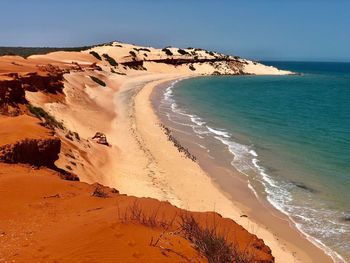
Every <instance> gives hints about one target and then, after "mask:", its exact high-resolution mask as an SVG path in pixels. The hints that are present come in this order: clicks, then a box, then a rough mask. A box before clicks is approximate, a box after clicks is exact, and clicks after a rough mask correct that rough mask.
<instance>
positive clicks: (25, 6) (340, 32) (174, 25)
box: [0, 0, 350, 62]
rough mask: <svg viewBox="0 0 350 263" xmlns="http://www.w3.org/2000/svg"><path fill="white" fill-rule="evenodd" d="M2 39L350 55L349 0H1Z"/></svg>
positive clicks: (288, 56) (290, 55) (309, 57)
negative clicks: (116, 42) (125, 43)
mask: <svg viewBox="0 0 350 263" xmlns="http://www.w3.org/2000/svg"><path fill="white" fill-rule="evenodd" d="M0 10H1V15H0V46H54V47H62V46H66V47H67V46H69V47H71V46H83V45H91V44H97V43H104V42H109V41H113V40H119V41H122V42H127V43H134V44H139V45H146V46H155V47H165V46H176V47H182V48H186V47H201V48H205V49H210V50H214V51H219V52H223V53H228V54H231V55H238V56H241V57H246V58H251V59H256V60H299V61H300V60H301V61H342V62H343V61H347V62H350V0H328V1H327V0H250V1H247V0H246V1H242V0H240V1H235V0H227V1H225V0H222V1H220V0H212V1H207V0H197V1H195V0H173V1H170V0H125V1H122V0H120V1H117V0H110V1H108V0H95V1H93V0H74V1H73V0H0Z"/></svg>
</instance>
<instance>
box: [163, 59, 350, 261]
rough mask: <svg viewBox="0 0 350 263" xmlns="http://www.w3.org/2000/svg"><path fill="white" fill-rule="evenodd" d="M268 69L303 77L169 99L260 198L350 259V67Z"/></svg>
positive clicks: (214, 80)
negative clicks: (260, 188) (225, 151)
mask: <svg viewBox="0 0 350 263" xmlns="http://www.w3.org/2000/svg"><path fill="white" fill-rule="evenodd" d="M266 64H270V65H274V66H277V67H279V68H281V69H287V70H292V71H294V72H299V73H302V74H301V75H294V76H236V77H201V78H194V79H187V80H183V81H181V82H178V83H176V84H174V85H173V86H175V88H172V87H170V88H168V89H167V90H166V92H165V97H164V98H165V99H168V100H169V101H170V102H171V108H172V110H173V111H174V112H179V113H181V114H182V115H187V116H188V117H189V118H190V119H191V121H192V123H193V131H194V132H195V133H197V135H198V136H199V137H200V138H204V137H205V136H211V137H212V138H215V139H216V140H218V141H220V142H221V143H222V145H223V146H225V147H227V148H228V149H229V150H230V152H231V153H232V165H233V166H234V167H235V168H237V169H238V170H240V171H241V172H243V173H245V174H246V175H247V176H248V177H249V179H250V183H251V185H252V187H253V188H255V187H256V188H258V185H259V184H260V185H263V188H264V191H263V192H259V193H258V195H259V196H262V197H264V198H267V199H268V201H269V202H271V203H272V204H273V205H274V206H275V207H276V208H278V209H280V210H281V211H283V212H284V213H286V214H288V215H290V217H291V219H292V220H293V221H294V222H295V223H296V225H297V226H298V228H299V229H300V230H301V231H303V232H304V233H305V234H307V235H310V236H312V237H314V238H315V240H317V242H321V243H322V244H323V245H325V246H327V247H328V248H330V249H331V250H332V251H334V252H336V253H338V254H339V255H341V256H342V257H343V258H345V259H346V260H349V261H350V63H304V62H266ZM204 139H205V138H204ZM321 243H320V244H321ZM329 252H330V251H329ZM330 253H332V252H330ZM336 253H334V254H333V256H334V257H335V258H336V257H337V255H336Z"/></svg>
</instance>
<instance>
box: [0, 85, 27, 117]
mask: <svg viewBox="0 0 350 263" xmlns="http://www.w3.org/2000/svg"><path fill="white" fill-rule="evenodd" d="M25 102H26V99H25V93H24V90H23V88H22V84H21V82H20V81H19V80H17V79H14V80H3V81H0V114H4V115H12V116H16V115H18V114H19V112H20V109H19V107H18V104H23V103H25Z"/></svg>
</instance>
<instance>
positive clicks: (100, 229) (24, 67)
mask: <svg viewBox="0 0 350 263" xmlns="http://www.w3.org/2000/svg"><path fill="white" fill-rule="evenodd" d="M102 51H103V52H107V51H104V50H102ZM111 55H112V54H111ZM124 60H125V61H126V63H131V64H125V65H126V66H125V65H124V66H121V67H122V68H120V69H117V68H116V67H111V68H109V66H108V65H107V64H106V61H103V62H101V63H99V66H97V65H96V64H93V63H94V62H96V59H95V58H94V57H93V56H92V55H91V54H88V53H84V52H83V53H81V52H69V53H68V52H55V53H51V54H48V55H44V56H32V57H29V58H28V59H23V58H21V57H18V56H4V57H0V110H1V112H0V113H1V114H0V262H1V263H2V262H207V261H208V260H212V257H213V256H215V255H217V257H218V256H220V257H221V260H220V259H218V258H216V261H218V260H219V261H225V262H226V261H228V258H229V259H230V260H238V258H244V259H245V260H246V262H273V261H274V258H273V256H272V255H271V250H270V248H269V247H267V246H266V245H265V244H264V242H263V241H262V240H261V239H258V238H257V237H256V236H255V235H252V234H250V233H249V232H248V231H246V230H245V229H244V228H243V227H241V226H240V225H238V224H236V223H235V222H234V221H232V220H231V219H224V218H222V217H221V216H220V215H218V214H215V213H194V212H188V211H185V210H182V209H179V208H177V207H175V206H173V205H171V204H170V203H167V202H160V201H158V200H156V199H150V198H136V197H130V196H126V195H121V194H119V193H118V191H117V190H115V189H112V188H106V187H104V186H102V185H99V184H92V185H91V184H90V185H89V184H86V183H82V182H76V181H72V180H76V179H77V177H75V176H74V175H73V174H70V171H72V169H73V168H72V167H75V168H74V172H77V174H78V175H80V176H82V174H83V173H84V172H87V171H88V170H89V173H90V174H91V176H92V177H93V179H92V180H91V181H99V182H104V181H103V179H104V178H102V177H98V176H96V175H95V176H93V173H94V171H96V170H98V169H99V168H100V166H102V165H99V164H103V163H104V162H105V161H104V157H106V156H105V155H104V154H106V152H108V150H110V148H109V147H107V146H104V145H98V144H94V143H93V142H92V141H91V138H87V137H88V136H87V134H89V133H84V131H83V130H82V129H80V130H79V132H80V131H82V135H83V136H82V138H80V136H79V134H78V133H74V132H72V131H71V130H69V129H68V128H67V127H64V125H62V123H61V122H58V121H56V119H55V118H54V117H56V116H54V117H53V116H51V115H49V114H47V113H46V112H45V111H44V110H42V109H39V108H37V109H34V112H32V113H31V108H30V107H31V106H30V105H29V102H31V103H32V102H36V103H37V105H38V106H45V103H52V104H55V103H57V104H58V103H60V107H63V106H65V107H66V108H67V109H69V107H71V109H73V110H77V109H79V108H74V107H73V105H71V104H72V101H73V99H72V98H71V97H69V96H67V93H64V92H63V88H64V87H65V88H66V86H67V85H68V83H67V80H66V79H64V78H63V74H65V75H64V76H65V78H67V79H68V80H70V81H68V82H70V83H69V85H71V87H70V88H69V89H68V90H69V91H72V90H73V91H74V90H75V93H72V94H73V95H76V96H75V98H74V99H75V100H78V101H79V100H80V103H83V102H84V103H87V104H86V106H85V105H82V104H79V103H78V104H79V105H80V107H84V109H90V110H91V109H93V110H94V114H95V115H96V114H97V115H99V111H102V110H101V109H102V107H103V106H105V107H106V104H105V101H106V100H104V99H101V100H100V101H99V100H98V96H97V94H98V95H99V96H100V95H101V94H103V93H104V92H105V91H104V90H99V89H98V88H99V87H98V85H97V84H96V83H95V82H94V81H92V79H91V78H89V77H88V76H91V75H95V76H100V77H101V78H103V79H104V80H105V81H106V83H107V85H108V86H109V88H111V87H114V86H113V85H115V87H114V91H116V90H118V87H119V85H118V84H115V83H118V81H121V80H122V79H123V76H118V78H114V79H113V78H110V76H108V74H107V72H110V70H112V69H113V70H120V71H123V74H127V73H128V74H135V73H136V72H137V71H138V70H139V69H135V65H134V64H133V63H134V59H132V60H131V61H130V60H128V58H125V59H124ZM100 66H101V67H104V72H103V73H99V71H101V68H100ZM128 67H129V68H128ZM171 67H172V70H173V71H176V67H175V66H171ZM153 69H154V70H156V71H157V70H160V68H158V67H154V66H153ZM142 70H143V69H142ZM190 70H191V69H188V68H187V69H183V71H185V72H188V71H190ZM110 74H112V73H110ZM113 74H117V73H113ZM123 74H117V75H123ZM74 76H78V77H77V78H76V79H75V78H74ZM109 78H110V79H109ZM85 83H87V84H85ZM87 85H90V86H91V87H92V88H90V91H89V92H90V93H88V95H89V96H92V95H94V96H95V97H94V100H93V99H92V98H91V97H89V98H87V97H86V89H87V87H88V86H87ZM77 87H79V88H80V89H81V90H80V91H77V90H76V89H77ZM84 89H85V90H84ZM65 92H67V91H66V90H65ZM79 92H80V93H79ZM72 94H71V95H72ZM111 95H113V93H112V92H110V93H108V92H107V93H106V92H105V94H104V96H105V97H106V98H107V97H110V96H111ZM96 97H97V99H96ZM102 98H103V97H102ZM83 99H85V100H83ZM79 105H76V106H78V107H79ZM111 106H113V105H112V104H111ZM94 107H95V108H94ZM32 110H33V109H32ZM80 110H81V109H80ZM110 111H111V113H109V112H108V109H107V110H106V111H105V112H104V114H105V115H106V116H107V117H106V119H103V118H104V117H101V116H99V117H96V116H95V118H96V120H97V119H98V118H100V120H99V121H100V122H101V120H103V121H107V122H108V120H110V119H113V118H114V117H115V113H114V110H113V109H110ZM78 112H79V111H78ZM52 113H57V112H55V111H52ZM35 115H36V117H35ZM90 117H91V118H93V117H94V115H93V114H91V115H90ZM77 118H79V116H78V117H77ZM60 121H64V120H60ZM80 121H84V120H80ZM69 124H70V126H69V127H71V126H74V122H70V123H69ZM78 127H79V126H78ZM93 128H101V129H103V128H102V126H99V127H93ZM106 130H108V129H107V128H106ZM111 148H113V146H112V147H111ZM114 151H115V149H114ZM91 155H94V156H95V157H94V158H93V157H91ZM96 156H97V157H96ZM107 157H108V156H107ZM107 157H106V158H107ZM116 157H118V156H115V158H116ZM68 160H69V165H67V163H68ZM58 164H61V166H60V167H61V168H58V167H57V165H58ZM31 165H32V166H31ZM45 166H46V168H45ZM71 166H72V167H71ZM78 166H79V167H81V168H78ZM48 167H49V168H51V169H49V168H48ZM65 170H67V171H65ZM99 173H100V174H103V171H99ZM116 176H117V177H118V174H116ZM62 178H65V179H68V180H62ZM208 238H209V240H211V239H212V240H214V241H211V243H210V242H209V243H208V241H205V240H208ZM210 238H211V239H210ZM223 248H226V250H224V249H223ZM221 250H222V251H221ZM215 251H216V253H215ZM223 256H226V258H225V259H222V257H223Z"/></svg>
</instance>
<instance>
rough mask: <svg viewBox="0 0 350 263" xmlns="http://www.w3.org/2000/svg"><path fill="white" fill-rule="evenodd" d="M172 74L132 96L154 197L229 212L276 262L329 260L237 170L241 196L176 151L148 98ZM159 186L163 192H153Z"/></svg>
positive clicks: (198, 208) (137, 134)
mask: <svg viewBox="0 0 350 263" xmlns="http://www.w3.org/2000/svg"><path fill="white" fill-rule="evenodd" d="M170 80H172V78H170V79H169V78H165V79H163V80H159V81H155V82H151V83H149V84H146V85H145V87H144V88H143V89H142V90H141V91H140V92H139V93H138V94H137V96H136V98H135V112H134V114H135V115H134V118H135V123H134V125H133V127H134V129H135V130H134V131H135V137H136V139H137V141H138V142H139V143H140V144H141V145H142V146H141V148H142V149H143V150H144V152H146V153H147V155H148V156H149V158H152V159H151V160H152V168H151V169H150V174H147V173H146V174H144V177H143V178H142V179H141V180H142V181H144V184H145V185H154V186H155V189H154V190H155V192H154V193H152V194H153V196H152V197H155V198H159V199H162V200H168V201H170V202H171V203H173V204H175V205H176V206H179V207H182V208H185V209H189V210H194V211H211V210H214V211H216V212H218V213H220V214H221V215H222V216H224V217H229V218H232V219H233V220H235V221H236V222H237V223H239V224H241V225H242V226H243V227H245V228H246V229H248V230H249V231H250V232H252V233H254V234H256V235H257V236H258V237H260V238H262V239H263V240H264V241H265V242H266V243H267V244H268V245H269V246H270V247H271V249H272V251H273V255H274V256H275V257H276V262H315V261H316V259H317V261H318V262H331V259H330V258H329V257H328V256H326V255H325V253H323V251H321V250H320V249H319V248H317V247H316V246H314V245H313V244H311V243H310V242H309V241H308V240H306V239H305V237H303V236H302V235H301V233H299V232H297V230H296V229H295V228H294V227H293V226H292V224H291V223H290V222H289V221H288V219H287V217H286V216H283V215H282V214H281V213H279V212H278V211H277V210H273V208H272V207H271V206H270V207H269V205H268V204H266V203H264V204H262V203H260V202H259V201H258V200H256V198H255V196H253V194H252V192H251V191H250V190H249V188H248V185H247V182H246V181H244V180H242V179H241V177H240V176H238V175H236V177H237V178H236V179H237V180H236V182H234V187H235V188H234V189H237V190H238V189H239V190H238V191H239V194H238V195H237V196H236V197H238V196H239V198H237V200H232V198H230V197H229V196H227V194H225V192H223V191H222V190H221V191H220V186H219V179H218V181H217V182H213V180H212V179H211V177H209V176H208V175H207V174H206V172H204V170H203V169H202V168H201V167H200V166H199V165H198V164H197V163H195V162H193V161H192V160H190V159H188V158H185V157H184V155H183V154H181V153H179V152H178V150H177V149H176V148H175V147H174V146H173V145H172V143H171V142H170V141H169V140H168V138H167V136H166V135H165V134H164V132H163V131H162V129H161V127H160V125H159V123H160V120H159V118H158V117H157V116H156V115H155V112H154V109H153V108H152V104H151V101H150V96H151V94H152V92H153V90H154V89H155V88H156V87H157V85H160V84H161V83H164V82H169V81H170ZM132 116H133V115H132ZM131 118H133V117H131ZM236 173H237V172H236ZM174 175H175V176H174ZM133 186H135V187H133ZM129 187H130V188H129ZM125 188H126V187H125ZM133 188H134V189H133ZM159 188H160V189H161V190H162V192H161V193H160V195H159V194H158V195H157V194H156V191H157V190H158V191H159ZM139 190H140V186H139V185H134V184H130V185H129V186H128V190H126V189H125V191H126V192H130V193H134V192H137V191H139ZM148 191H149V190H148ZM267 211H269V212H268V213H266V212H267ZM242 215H248V217H241V216H242ZM258 220H260V221H258ZM277 233H278V234H277Z"/></svg>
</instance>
